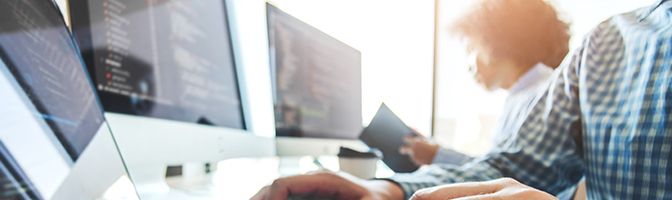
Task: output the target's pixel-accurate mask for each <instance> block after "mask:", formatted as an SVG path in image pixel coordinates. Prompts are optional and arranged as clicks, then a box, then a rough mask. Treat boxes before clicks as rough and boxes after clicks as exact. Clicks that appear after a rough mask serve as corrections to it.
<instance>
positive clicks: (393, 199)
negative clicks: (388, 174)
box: [364, 180, 404, 200]
mask: <svg viewBox="0 0 672 200" xmlns="http://www.w3.org/2000/svg"><path fill="white" fill-rule="evenodd" d="M364 185H365V187H366V188H367V189H368V190H369V191H370V192H371V193H372V194H373V196H374V199H376V200H378V199H389V200H402V199H404V192H403V191H402V190H401V187H399V185H397V184H395V183H392V182H390V181H386V180H370V181H366V183H365V184H364Z"/></svg>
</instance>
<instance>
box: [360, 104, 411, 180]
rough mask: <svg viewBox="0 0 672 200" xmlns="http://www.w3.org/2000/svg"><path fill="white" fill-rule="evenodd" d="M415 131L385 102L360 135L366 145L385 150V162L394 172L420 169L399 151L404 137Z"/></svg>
mask: <svg viewBox="0 0 672 200" xmlns="http://www.w3.org/2000/svg"><path fill="white" fill-rule="evenodd" d="M412 134H413V131H412V130H411V129H410V128H409V127H408V126H406V124H404V122H403V121H401V119H399V117H397V115H395V114H394V113H393V112H392V110H390V108H388V107H387V106H386V105H385V104H384V103H383V104H382V105H380V108H379V109H378V112H377V113H376V116H375V117H373V120H371V123H370V124H369V126H368V127H366V128H365V129H364V131H363V132H362V134H361V135H360V136H359V139H361V140H362V141H363V142H364V143H366V145H368V146H369V147H371V148H377V149H380V151H382V152H383V162H385V164H386V165H387V166H388V167H390V169H392V171H394V172H397V173H399V172H401V173H404V172H413V171H415V170H416V169H418V166H416V165H415V164H414V163H413V162H412V161H411V158H410V157H409V156H408V155H403V154H400V153H399V148H400V147H401V146H403V145H404V137H405V136H407V135H412Z"/></svg>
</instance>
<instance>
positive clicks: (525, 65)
mask: <svg viewBox="0 0 672 200" xmlns="http://www.w3.org/2000/svg"><path fill="white" fill-rule="evenodd" d="M449 31H450V32H451V33H452V34H454V35H456V36H457V37H459V38H460V39H462V40H464V41H466V42H465V43H466V44H467V51H468V52H469V55H470V56H469V60H470V63H469V69H470V71H471V72H472V74H473V75H474V78H475V79H476V81H478V82H479V83H480V84H481V85H482V86H483V87H485V88H486V89H488V90H496V89H503V90H507V91H508V96H507V98H506V102H505V106H504V111H503V112H502V116H500V118H499V120H498V125H497V129H496V130H495V134H494V136H495V137H494V140H495V141H494V144H496V146H495V148H497V145H505V142H506V141H507V139H508V138H510V137H511V134H513V133H514V132H516V131H517V128H516V127H518V126H520V124H522V122H523V120H524V119H525V117H526V116H527V113H528V112H529V110H530V108H531V106H532V105H533V104H534V101H535V97H536V96H537V94H538V93H540V92H541V91H543V89H544V86H545V83H546V82H547V80H548V79H549V77H550V76H551V75H552V73H553V69H554V68H556V67H557V66H559V65H560V62H562V60H563V58H564V57H565V56H566V55H567V52H568V51H569V39H570V35H569V25H568V24H567V23H566V22H564V21H563V20H561V19H560V18H559V16H558V13H557V12H556V10H555V9H554V8H553V7H552V6H551V5H549V4H548V3H547V2H545V1H543V0H506V1H502V0H481V1H479V2H478V3H476V4H475V5H474V6H473V8H472V9H470V10H469V11H468V12H466V13H465V14H463V15H462V16H461V17H459V18H458V19H457V20H456V21H455V22H454V23H453V24H452V25H451V26H450V27H449ZM413 135H415V136H409V137H407V138H405V139H404V142H405V144H406V145H405V146H403V147H401V149H400V152H401V153H403V154H407V155H409V156H410V157H411V160H412V161H413V162H414V163H415V164H417V165H428V164H432V163H443V164H454V165H462V164H465V163H467V162H469V161H471V160H473V157H471V156H467V155H465V154H463V153H460V152H458V151H455V150H452V149H448V148H441V147H440V146H439V145H438V144H437V143H436V142H434V141H432V140H431V139H428V138H425V137H420V136H417V135H420V134H413Z"/></svg>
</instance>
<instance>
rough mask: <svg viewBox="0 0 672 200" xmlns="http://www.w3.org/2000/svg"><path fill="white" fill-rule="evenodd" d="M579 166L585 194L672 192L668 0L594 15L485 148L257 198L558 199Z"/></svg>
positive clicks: (282, 186)
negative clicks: (526, 104) (384, 175)
mask: <svg viewBox="0 0 672 200" xmlns="http://www.w3.org/2000/svg"><path fill="white" fill-rule="evenodd" d="M583 176H585V177H586V190H587V191H586V192H587V195H588V196H587V197H588V198H589V199H672V2H670V1H669V0H659V1H657V2H656V3H655V4H654V5H652V6H651V7H647V8H641V9H638V10H635V11H632V12H629V13H624V14H621V15H617V16H614V17H612V18H610V19H608V20H606V21H604V22H603V23H601V24H600V25H598V26H597V27H596V28H595V29H594V30H593V31H592V32H591V33H590V34H589V35H588V36H587V37H586V38H585V39H584V42H583V44H582V46H581V47H580V48H579V49H577V50H576V51H574V52H573V53H572V55H571V56H569V57H568V58H567V59H566V60H565V62H563V64H562V65H561V66H560V68H559V69H558V70H556V73H555V74H554V76H553V79H552V81H551V82H550V85H549V87H548V89H547V90H546V91H545V92H544V93H543V94H540V96H539V98H538V101H537V103H536V104H535V106H534V107H533V108H532V111H531V112H530V114H529V115H528V117H527V118H526V120H525V122H524V123H523V124H522V125H521V127H520V128H519V130H518V132H517V133H516V134H514V135H513V136H512V137H511V138H509V139H508V140H504V142H503V143H501V144H500V145H498V148H497V149H494V150H493V151H492V152H491V153H489V154H488V155H486V156H484V157H482V158H479V159H477V160H474V161H472V162H470V163H467V164H465V165H462V166H454V165H431V166H429V167H425V168H422V169H421V170H419V171H417V172H414V173H411V174H398V175H396V176H394V177H392V178H391V179H387V180H360V179H356V178H352V177H350V176H347V175H339V174H335V173H329V172H321V173H314V174H309V175H299V176H292V177H286V178H280V179H277V180H276V181H275V182H274V183H273V184H272V185H270V186H267V187H265V188H263V189H261V190H260V191H259V193H258V194H257V195H255V196H254V197H253V199H286V198H287V197H288V196H289V195H294V196H296V195H299V196H301V195H313V196H320V197H328V198H339V199H402V198H413V199H448V198H461V197H469V198H473V199H492V198H496V199H554V197H553V196H551V195H549V194H557V193H558V192H560V191H562V190H563V189H565V188H568V187H571V186H572V185H574V184H576V183H577V182H578V181H579V180H580V178H581V177H583ZM504 177H508V178H504ZM452 183H457V184H452ZM445 184H448V185H445ZM414 194H415V195H414Z"/></svg>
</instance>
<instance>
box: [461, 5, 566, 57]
mask: <svg viewBox="0 0 672 200" xmlns="http://www.w3.org/2000/svg"><path fill="white" fill-rule="evenodd" d="M478 1H479V2H477V3H475V4H474V6H473V7H472V8H471V9H470V10H468V11H467V12H466V13H465V14H464V15H462V16H461V17H459V18H458V19H457V20H456V21H455V22H454V23H453V24H452V25H451V26H450V32H452V33H453V34H456V35H457V36H459V37H461V38H463V39H467V40H474V41H479V42H480V43H481V44H482V45H485V46H484V47H485V48H488V49H489V50H490V51H491V52H490V53H492V55H493V56H495V57H497V58H507V59H511V60H513V61H514V62H517V63H518V64H520V65H524V66H526V67H531V66H533V65H534V64H537V63H544V64H545V65H547V66H549V67H552V68H556V67H557V66H558V65H560V63H561V62H562V60H563V59H564V57H565V56H566V54H567V53H568V51H569V38H570V35H569V24H568V23H567V22H564V21H563V20H561V19H560V18H559V16H558V13H557V12H556V10H555V9H554V8H553V6H551V5H549V4H548V3H547V2H546V1H544V0H478Z"/></svg>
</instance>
